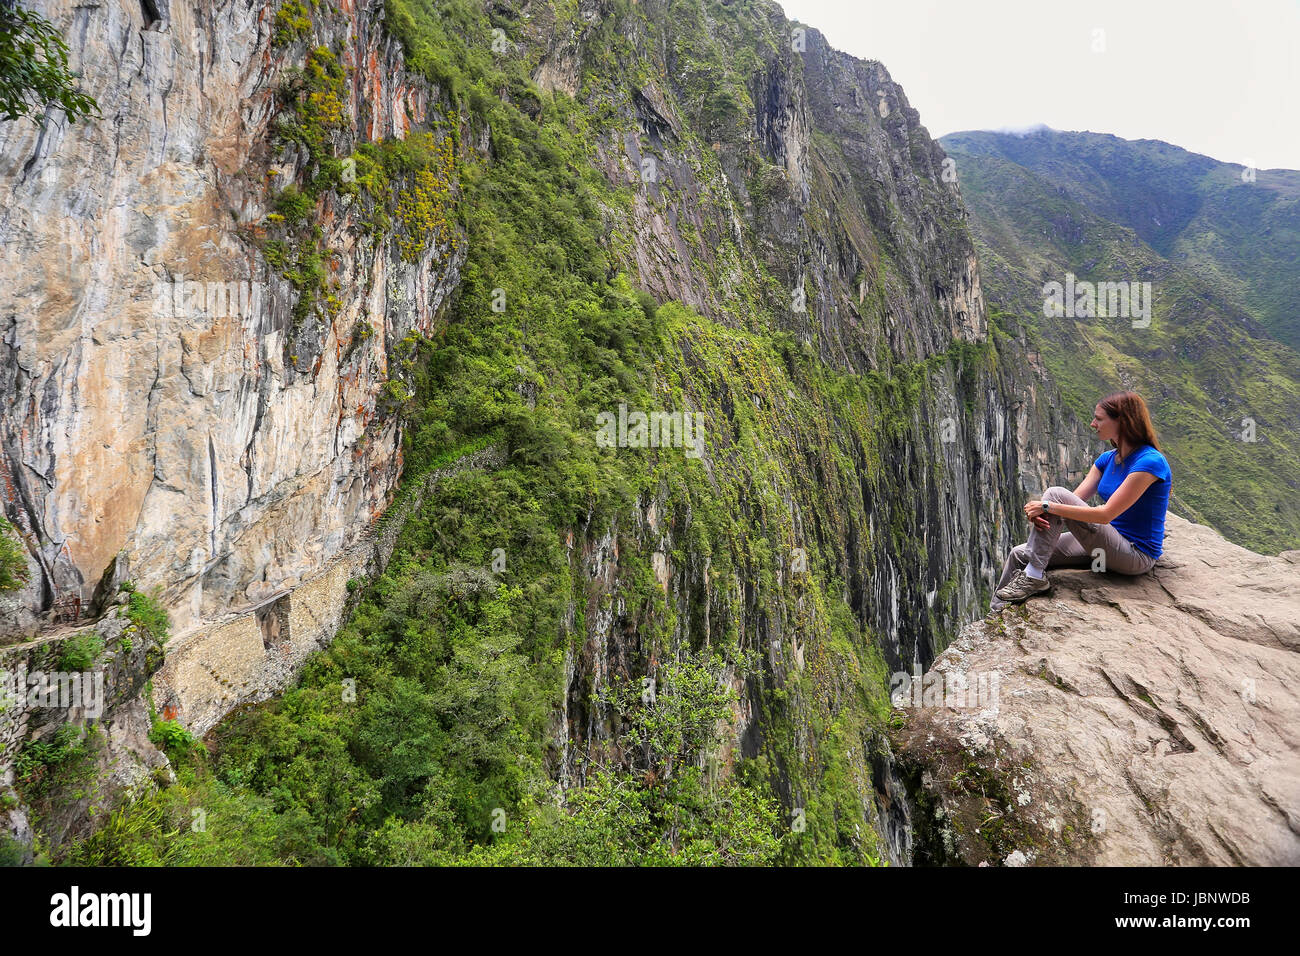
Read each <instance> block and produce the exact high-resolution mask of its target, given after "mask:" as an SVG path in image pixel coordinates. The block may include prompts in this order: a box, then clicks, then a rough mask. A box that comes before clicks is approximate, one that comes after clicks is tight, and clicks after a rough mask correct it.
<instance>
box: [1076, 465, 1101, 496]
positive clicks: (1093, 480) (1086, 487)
mask: <svg viewBox="0 0 1300 956" xmlns="http://www.w3.org/2000/svg"><path fill="white" fill-rule="evenodd" d="M1100 484H1101V469H1100V468H1098V467H1097V466H1096V465H1093V466H1092V470H1091V471H1089V472H1088V474H1087V477H1085V478H1084V479H1083V482H1082V483H1081V484H1080V485H1079V487H1078V488H1075V489H1074V495H1075V497H1076V498H1082V499H1083V500H1084V501H1087V500H1088V499H1089V498H1091V497H1092V496H1093V495H1095V494H1096V493H1097V486H1098V485H1100Z"/></svg>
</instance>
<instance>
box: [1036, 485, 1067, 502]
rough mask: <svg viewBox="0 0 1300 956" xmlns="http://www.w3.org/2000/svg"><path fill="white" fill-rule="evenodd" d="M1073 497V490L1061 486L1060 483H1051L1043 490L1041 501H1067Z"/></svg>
mask: <svg viewBox="0 0 1300 956" xmlns="http://www.w3.org/2000/svg"><path fill="white" fill-rule="evenodd" d="M1073 497H1074V492H1073V491H1071V490H1070V489H1069V488H1062V487H1061V486H1060V485H1052V487H1050V488H1048V489H1047V490H1046V491H1044V492H1043V497H1042V498H1041V499H1040V500H1042V501H1068V500H1069V499H1071V498H1073Z"/></svg>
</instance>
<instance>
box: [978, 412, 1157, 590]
mask: <svg viewBox="0 0 1300 956" xmlns="http://www.w3.org/2000/svg"><path fill="white" fill-rule="evenodd" d="M1092 429H1093V431H1095V432H1096V433H1097V437H1098V438H1102V439H1105V440H1107V441H1109V442H1110V443H1111V444H1112V445H1113V446H1114V448H1113V450H1111V451H1108V452H1106V453H1105V454H1104V455H1102V456H1101V457H1100V458H1098V459H1097V460H1096V462H1094V463H1093V466H1092V469H1091V470H1090V471H1089V472H1088V477H1086V478H1084V479H1083V483H1082V484H1081V485H1079V487H1078V488H1075V489H1074V491H1073V492H1070V491H1067V490H1066V489H1065V488H1060V487H1053V488H1048V489H1047V490H1046V491H1045V492H1043V498H1042V500H1041V501H1031V502H1029V503H1028V504H1026V505H1025V517H1027V518H1028V519H1029V520H1030V521H1031V522H1032V523H1033V527H1032V528H1031V529H1030V531H1029V541H1028V543H1026V544H1022V545H1018V546H1016V547H1015V548H1013V549H1012V550H1011V556H1010V557H1009V558H1007V563H1006V565H1005V566H1004V567H1003V569H1002V580H1001V581H999V582H998V587H997V590H996V591H995V592H994V595H995V597H994V600H993V609H994V610H997V609H998V608H1000V607H1003V606H1005V604H1009V603H1010V604H1013V603H1015V602H1017V601H1023V600H1024V599H1025V598H1027V597H1029V596H1030V595H1033V594H1038V593H1040V592H1042V591H1047V590H1049V589H1050V588H1051V586H1052V583H1051V581H1050V580H1049V579H1048V577H1047V573H1046V572H1047V569H1048V568H1056V567H1073V568H1077V567H1090V566H1092V565H1093V561H1094V560H1095V559H1096V558H1097V557H1098V555H1097V554H1095V552H1096V551H1098V550H1100V551H1102V552H1104V553H1105V556H1106V557H1105V564H1103V565H1100V567H1101V569H1103V570H1106V571H1118V572H1120V573H1121V574H1145V573H1146V572H1147V571H1150V570H1151V566H1152V565H1154V564H1155V563H1156V559H1157V558H1159V557H1160V554H1161V552H1162V551H1163V550H1164V540H1165V511H1166V509H1168V507H1169V489H1170V486H1171V483H1172V476H1171V474H1170V472H1169V462H1168V461H1166V460H1165V456H1164V455H1162V454H1161V453H1160V446H1159V445H1158V444H1157V443H1156V430H1155V428H1154V427H1153V426H1152V424H1151V415H1150V413H1148V412H1147V406H1146V402H1144V401H1142V396H1140V395H1138V393H1137V392H1117V393H1116V394H1114V395H1110V396H1108V397H1107V398H1104V399H1102V400H1101V402H1099V403H1098V404H1097V407H1096V408H1095V409H1093V412H1092ZM1094 492H1095V493H1099V494H1100V495H1101V499H1102V504H1101V505H1100V506H1098V507H1095V508H1093V507H1089V505H1088V502H1087V499H1089V498H1091V497H1092V495H1093V493H1094Z"/></svg>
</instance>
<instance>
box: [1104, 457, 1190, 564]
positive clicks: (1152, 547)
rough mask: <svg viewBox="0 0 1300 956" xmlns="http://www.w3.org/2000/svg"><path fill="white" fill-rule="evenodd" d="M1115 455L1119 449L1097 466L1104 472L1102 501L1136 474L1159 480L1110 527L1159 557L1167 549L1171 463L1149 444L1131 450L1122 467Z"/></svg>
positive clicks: (1112, 522)
mask: <svg viewBox="0 0 1300 956" xmlns="http://www.w3.org/2000/svg"><path fill="white" fill-rule="evenodd" d="M1115 454H1116V450H1115V449H1114V448H1112V449H1111V450H1110V451H1108V452H1106V453H1105V454H1104V455H1102V456H1101V457H1100V458H1098V459H1097V461H1096V462H1095V463H1094V464H1096V466H1097V467H1098V468H1099V469H1100V470H1101V482H1100V483H1099V484H1098V486H1097V493H1098V494H1100V495H1101V499H1102V501H1109V500H1110V496H1111V495H1113V494H1114V493H1115V491H1116V489H1118V488H1119V486H1120V485H1122V484H1123V483H1124V479H1125V478H1127V477H1128V476H1129V475H1130V474H1132V473H1133V472H1135V471H1145V472H1147V473H1148V474H1152V475H1155V476H1156V480H1155V481H1153V482H1152V483H1151V484H1149V485H1147V489H1146V491H1144V492H1142V497H1140V498H1138V500H1137V501H1135V502H1133V503H1132V504H1131V505H1129V506H1128V508H1127V510H1125V511H1124V513H1123V514H1120V515H1117V516H1116V517H1114V518H1112V519H1111V522H1110V524H1111V527H1112V528H1114V529H1115V530H1116V531H1118V532H1119V533H1120V534H1122V535H1123V536H1124V537H1125V538H1127V539H1128V540H1129V541H1130V542H1132V544H1133V546H1134V547H1136V548H1138V549H1139V550H1141V551H1143V552H1145V553H1146V554H1149V555H1151V557H1153V558H1158V557H1160V554H1161V552H1163V551H1164V549H1165V512H1166V511H1167V510H1168V509H1169V489H1170V487H1171V486H1172V484H1173V477H1172V475H1171V473H1170V471H1169V462H1168V461H1166V460H1165V456H1164V455H1162V454H1160V452H1158V451H1156V449H1154V448H1152V447H1151V446H1150V445H1143V446H1141V447H1140V448H1135V449H1133V450H1132V451H1130V452H1129V453H1128V460H1127V461H1125V462H1124V463H1123V464H1122V465H1117V464H1116V463H1115Z"/></svg>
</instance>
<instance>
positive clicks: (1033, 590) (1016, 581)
mask: <svg viewBox="0 0 1300 956" xmlns="http://www.w3.org/2000/svg"><path fill="white" fill-rule="evenodd" d="M1051 589H1052V582H1051V581H1050V580H1048V577H1047V575H1046V574H1044V575H1043V576H1042V578H1041V579H1040V578H1031V577H1030V576H1029V575H1027V574H1025V572H1024V571H1017V572H1016V576H1015V577H1014V578H1012V579H1011V580H1010V581H1008V582H1007V585H1006V587H1001V588H998V589H997V590H996V591H994V592H993V593H994V594H996V595H997V596H998V597H999V598H1001V599H1002V600H1003V601H1006V602H1007V603H1008V604H1015V603H1016V602H1017V601H1023V600H1024V599H1025V598H1027V597H1031V596H1032V595H1035V594H1041V593H1042V592H1043V591H1050V590H1051Z"/></svg>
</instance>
